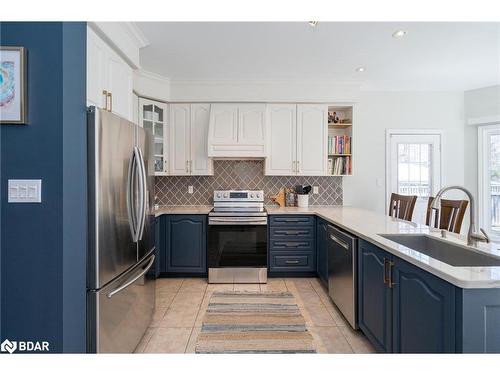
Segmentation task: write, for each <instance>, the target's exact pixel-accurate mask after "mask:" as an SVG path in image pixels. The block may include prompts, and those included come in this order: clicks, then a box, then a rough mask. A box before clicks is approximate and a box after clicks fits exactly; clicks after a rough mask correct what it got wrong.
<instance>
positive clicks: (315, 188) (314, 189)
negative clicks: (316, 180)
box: [313, 186, 319, 194]
mask: <svg viewBox="0 0 500 375" xmlns="http://www.w3.org/2000/svg"><path fill="white" fill-rule="evenodd" d="M313 194H319V186H313Z"/></svg>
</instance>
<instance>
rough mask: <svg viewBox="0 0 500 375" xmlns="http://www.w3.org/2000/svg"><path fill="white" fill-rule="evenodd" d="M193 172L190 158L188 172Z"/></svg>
mask: <svg viewBox="0 0 500 375" xmlns="http://www.w3.org/2000/svg"><path fill="white" fill-rule="evenodd" d="M192 173H193V161H192V160H190V161H189V174H192Z"/></svg>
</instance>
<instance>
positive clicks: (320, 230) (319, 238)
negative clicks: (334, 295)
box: [316, 219, 328, 285]
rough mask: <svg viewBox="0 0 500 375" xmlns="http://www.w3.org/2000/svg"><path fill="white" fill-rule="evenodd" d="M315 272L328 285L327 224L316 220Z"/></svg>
mask: <svg viewBox="0 0 500 375" xmlns="http://www.w3.org/2000/svg"><path fill="white" fill-rule="evenodd" d="M316 249H317V251H316V252H317V254H316V255H317V256H316V258H317V261H316V263H317V267H316V269H317V272H318V276H319V279H320V280H321V281H322V282H323V283H324V284H325V285H328V224H327V222H326V221H324V220H322V219H318V221H317V225H316Z"/></svg>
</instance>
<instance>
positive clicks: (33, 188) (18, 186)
mask: <svg viewBox="0 0 500 375" xmlns="http://www.w3.org/2000/svg"><path fill="white" fill-rule="evenodd" d="M8 189H9V196H8V202H9V203H40V202H41V201H42V180H9V186H8Z"/></svg>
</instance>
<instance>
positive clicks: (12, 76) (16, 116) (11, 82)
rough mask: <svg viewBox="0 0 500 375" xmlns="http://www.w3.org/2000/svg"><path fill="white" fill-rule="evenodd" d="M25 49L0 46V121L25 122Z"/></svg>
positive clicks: (7, 122) (10, 122) (6, 122)
mask: <svg viewBox="0 0 500 375" xmlns="http://www.w3.org/2000/svg"><path fill="white" fill-rule="evenodd" d="M26 83H27V82H26V49H25V48H24V47H0V123H2V124H26V112H27V111H26V108H27V106H26V98H27V95H26V91H27V88H26V87H27V85H26Z"/></svg>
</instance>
